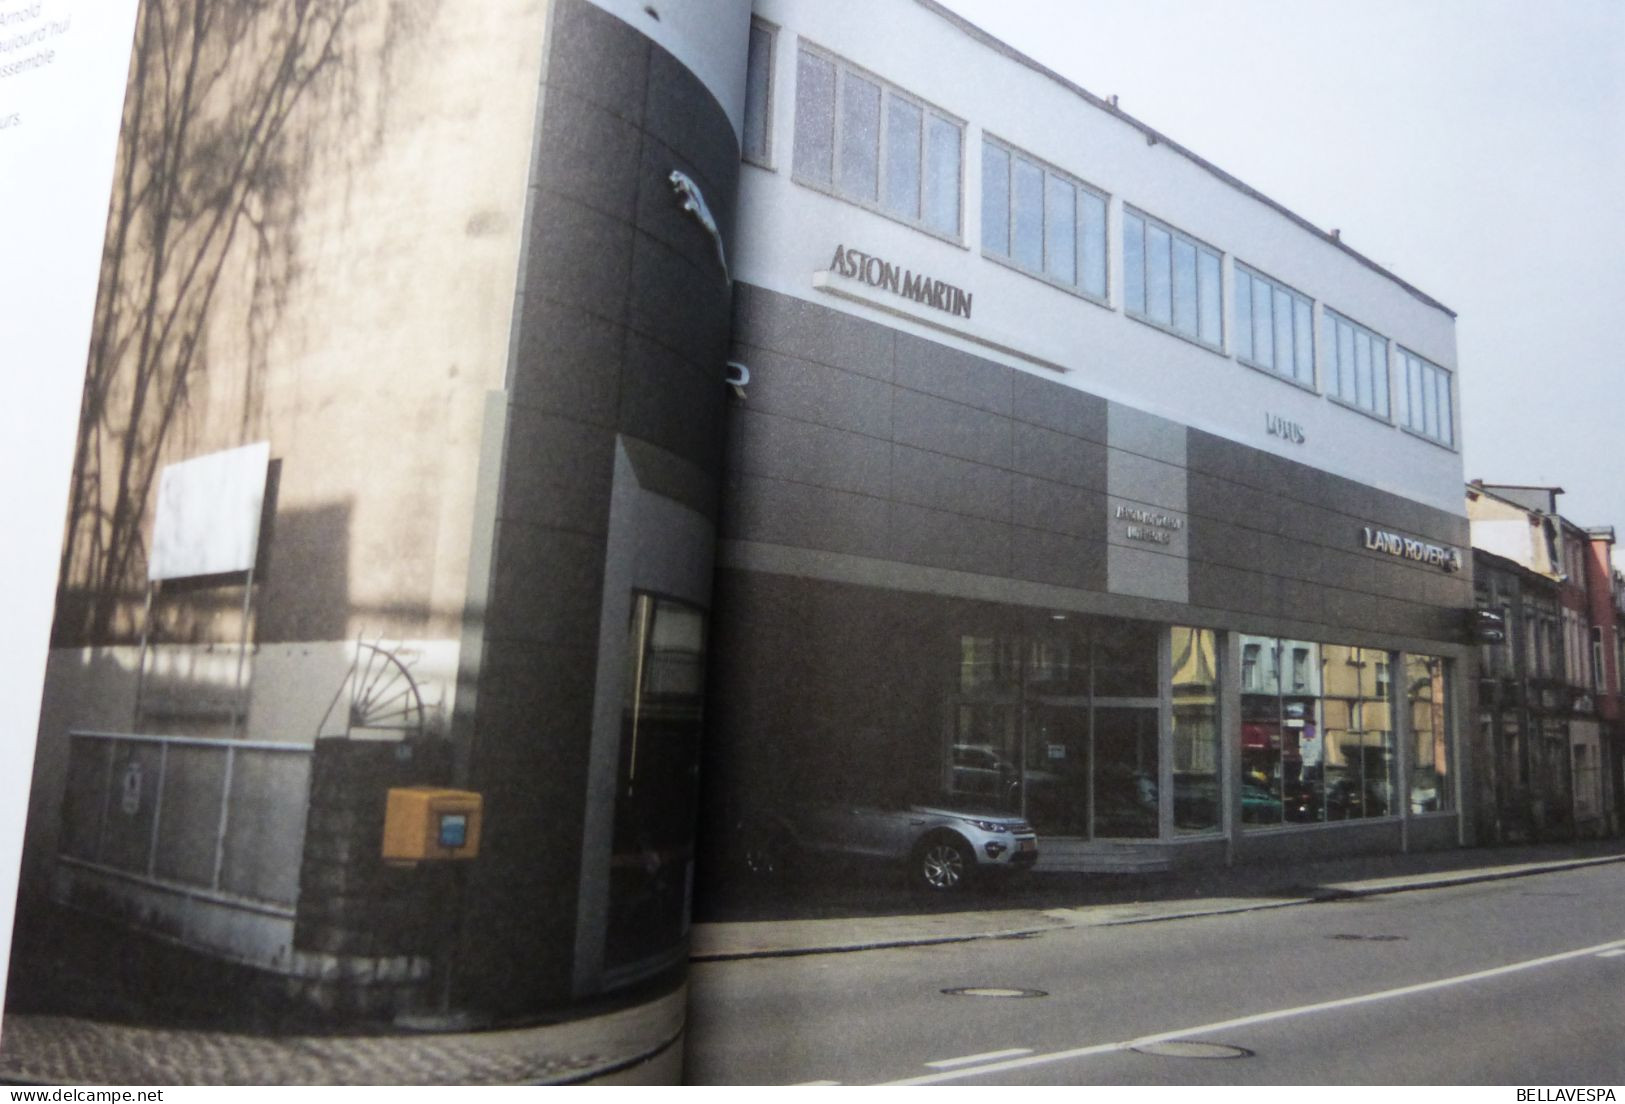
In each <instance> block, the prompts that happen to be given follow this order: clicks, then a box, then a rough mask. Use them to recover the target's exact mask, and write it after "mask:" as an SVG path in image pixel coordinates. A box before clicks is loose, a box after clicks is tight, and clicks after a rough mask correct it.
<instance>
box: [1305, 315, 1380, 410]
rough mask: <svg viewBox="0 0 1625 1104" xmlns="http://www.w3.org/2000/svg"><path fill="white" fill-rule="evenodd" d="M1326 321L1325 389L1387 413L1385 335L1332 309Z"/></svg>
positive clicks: (1370, 408) (1359, 404) (1348, 399)
mask: <svg viewBox="0 0 1625 1104" xmlns="http://www.w3.org/2000/svg"><path fill="white" fill-rule="evenodd" d="M1321 313H1322V316H1323V318H1324V320H1325V324H1324V325H1323V326H1322V327H1321V332H1322V333H1323V334H1324V335H1325V351H1326V360H1325V364H1326V390H1327V392H1328V393H1329V394H1332V395H1335V396H1336V397H1337V398H1339V399H1341V400H1343V401H1344V402H1346V403H1348V404H1349V405H1350V406H1355V407H1358V408H1359V409H1361V410H1364V411H1366V412H1367V413H1368V414H1374V415H1376V416H1377V417H1379V418H1383V419H1386V418H1387V417H1388V411H1389V404H1388V339H1387V338H1386V337H1381V336H1379V335H1378V334H1376V333H1374V332H1372V331H1371V330H1368V329H1366V328H1365V327H1364V326H1362V325H1360V324H1359V323H1358V322H1351V321H1349V320H1348V319H1347V318H1344V317H1343V316H1342V315H1340V314H1338V313H1337V312H1336V311H1333V310H1324V311H1322V312H1321Z"/></svg>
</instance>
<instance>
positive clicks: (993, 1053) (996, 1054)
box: [926, 1047, 1033, 1069]
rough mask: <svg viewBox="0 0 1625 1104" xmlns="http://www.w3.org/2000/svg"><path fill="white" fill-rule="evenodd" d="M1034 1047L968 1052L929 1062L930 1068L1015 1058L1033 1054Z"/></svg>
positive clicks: (945, 1067)
mask: <svg viewBox="0 0 1625 1104" xmlns="http://www.w3.org/2000/svg"><path fill="white" fill-rule="evenodd" d="M1032 1052H1033V1048H1032V1047H1012V1048H1011V1049H1009V1050H990V1051H988V1052H987V1053H986V1054H967V1055H965V1056H964V1057H963V1058H939V1059H937V1060H936V1061H935V1062H927V1063H926V1067H927V1068H928V1069H953V1068H955V1067H956V1066H973V1065H975V1064H976V1063H977V1062H992V1061H994V1060H996V1059H999V1058H1015V1057H1017V1056H1018V1055H1022V1054H1031V1053H1032Z"/></svg>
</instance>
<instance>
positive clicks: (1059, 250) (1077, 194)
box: [982, 138, 1106, 300]
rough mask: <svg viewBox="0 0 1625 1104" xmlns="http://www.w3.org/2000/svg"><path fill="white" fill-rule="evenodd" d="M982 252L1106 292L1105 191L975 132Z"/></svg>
mask: <svg viewBox="0 0 1625 1104" xmlns="http://www.w3.org/2000/svg"><path fill="white" fill-rule="evenodd" d="M982 252H983V253H984V254H985V255H987V256H989V257H994V258H996V259H998V260H1003V261H1008V262H1010V263H1011V264H1012V265H1014V266H1015V267H1016V268H1019V269H1021V270H1022V271H1023V272H1027V273H1030V274H1032V275H1034V276H1039V277H1042V278H1043V279H1045V280H1048V281H1050V282H1051V283H1056V284H1060V285H1062V286H1063V287H1066V288H1068V289H1070V290H1074V291H1079V292H1082V293H1083V294H1084V295H1087V296H1089V297H1090V298H1093V299H1099V300H1104V299H1105V298H1106V197H1105V196H1104V195H1103V194H1102V193H1100V192H1098V191H1096V190H1095V189H1093V188H1091V187H1089V185H1087V184H1085V183H1083V182H1082V181H1080V180H1078V179H1076V178H1075V177H1071V176H1068V175H1067V174H1065V173H1063V172H1061V171H1060V170H1059V169H1056V168H1053V167H1051V166H1049V165H1046V164H1044V163H1043V162H1041V161H1039V160H1037V159H1036V158H1033V157H1030V156H1028V155H1027V154H1024V153H1021V152H1019V151H1018V150H1016V149H1014V148H1012V147H1010V146H1007V145H1005V144H1004V143H1002V142H997V141H995V140H993V139H991V138H983V140H982Z"/></svg>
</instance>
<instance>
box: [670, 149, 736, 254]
mask: <svg viewBox="0 0 1625 1104" xmlns="http://www.w3.org/2000/svg"><path fill="white" fill-rule="evenodd" d="M666 179H668V180H670V181H671V189H672V191H674V192H676V193H677V194H678V195H679V196H680V197H682V200H683V210H685V211H687V212H688V213H689V214H691V215H693V216H694V218H695V219H696V220H697V221H698V222H699V224H700V225H701V226H702V227H704V228H705V232H706V233H707V234H710V235H711V241H712V242H713V243H714V244H715V245H716V247H717V263H718V264H720V265H721V266H722V278H723V279H724V280H728V281H729V282H732V280H733V277H732V276H729V275H728V258H727V255H726V254H725V253H724V252H723V250H722V231H720V230H718V229H717V220H716V219H715V218H713V217H712V215H711V208H709V207H707V206H706V205H705V196H703V195H701V194H700V186H699V185H698V184H696V183H694V181H693V180H692V179H691V178H690V177H689V175H688V174H687V173H685V172H683V171H682V170H681V169H673V170H672V171H671V175H670V176H669V177H667V178H666Z"/></svg>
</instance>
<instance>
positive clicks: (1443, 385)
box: [1399, 349, 1455, 445]
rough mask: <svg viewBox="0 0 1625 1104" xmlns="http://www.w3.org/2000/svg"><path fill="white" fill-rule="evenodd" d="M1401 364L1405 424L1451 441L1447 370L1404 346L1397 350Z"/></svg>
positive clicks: (1441, 440) (1441, 441)
mask: <svg viewBox="0 0 1625 1104" xmlns="http://www.w3.org/2000/svg"><path fill="white" fill-rule="evenodd" d="M1399 360H1400V363H1401V364H1402V365H1404V368H1405V391H1404V399H1405V414H1404V425H1405V428H1406V429H1408V430H1411V431H1412V432H1414V433H1420V434H1421V435H1422V436H1424V437H1426V438H1428V439H1429V440H1432V441H1437V442H1439V444H1441V445H1450V444H1454V443H1455V429H1454V417H1453V415H1454V410H1455V407H1454V404H1453V403H1452V401H1451V398H1450V373H1449V372H1447V371H1446V370H1445V369H1443V368H1440V367H1439V366H1438V365H1437V364H1434V363H1433V362H1432V361H1429V360H1423V359H1422V358H1421V357H1419V356H1417V355H1416V354H1415V353H1413V352H1411V351H1410V350H1408V349H1400V350H1399Z"/></svg>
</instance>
